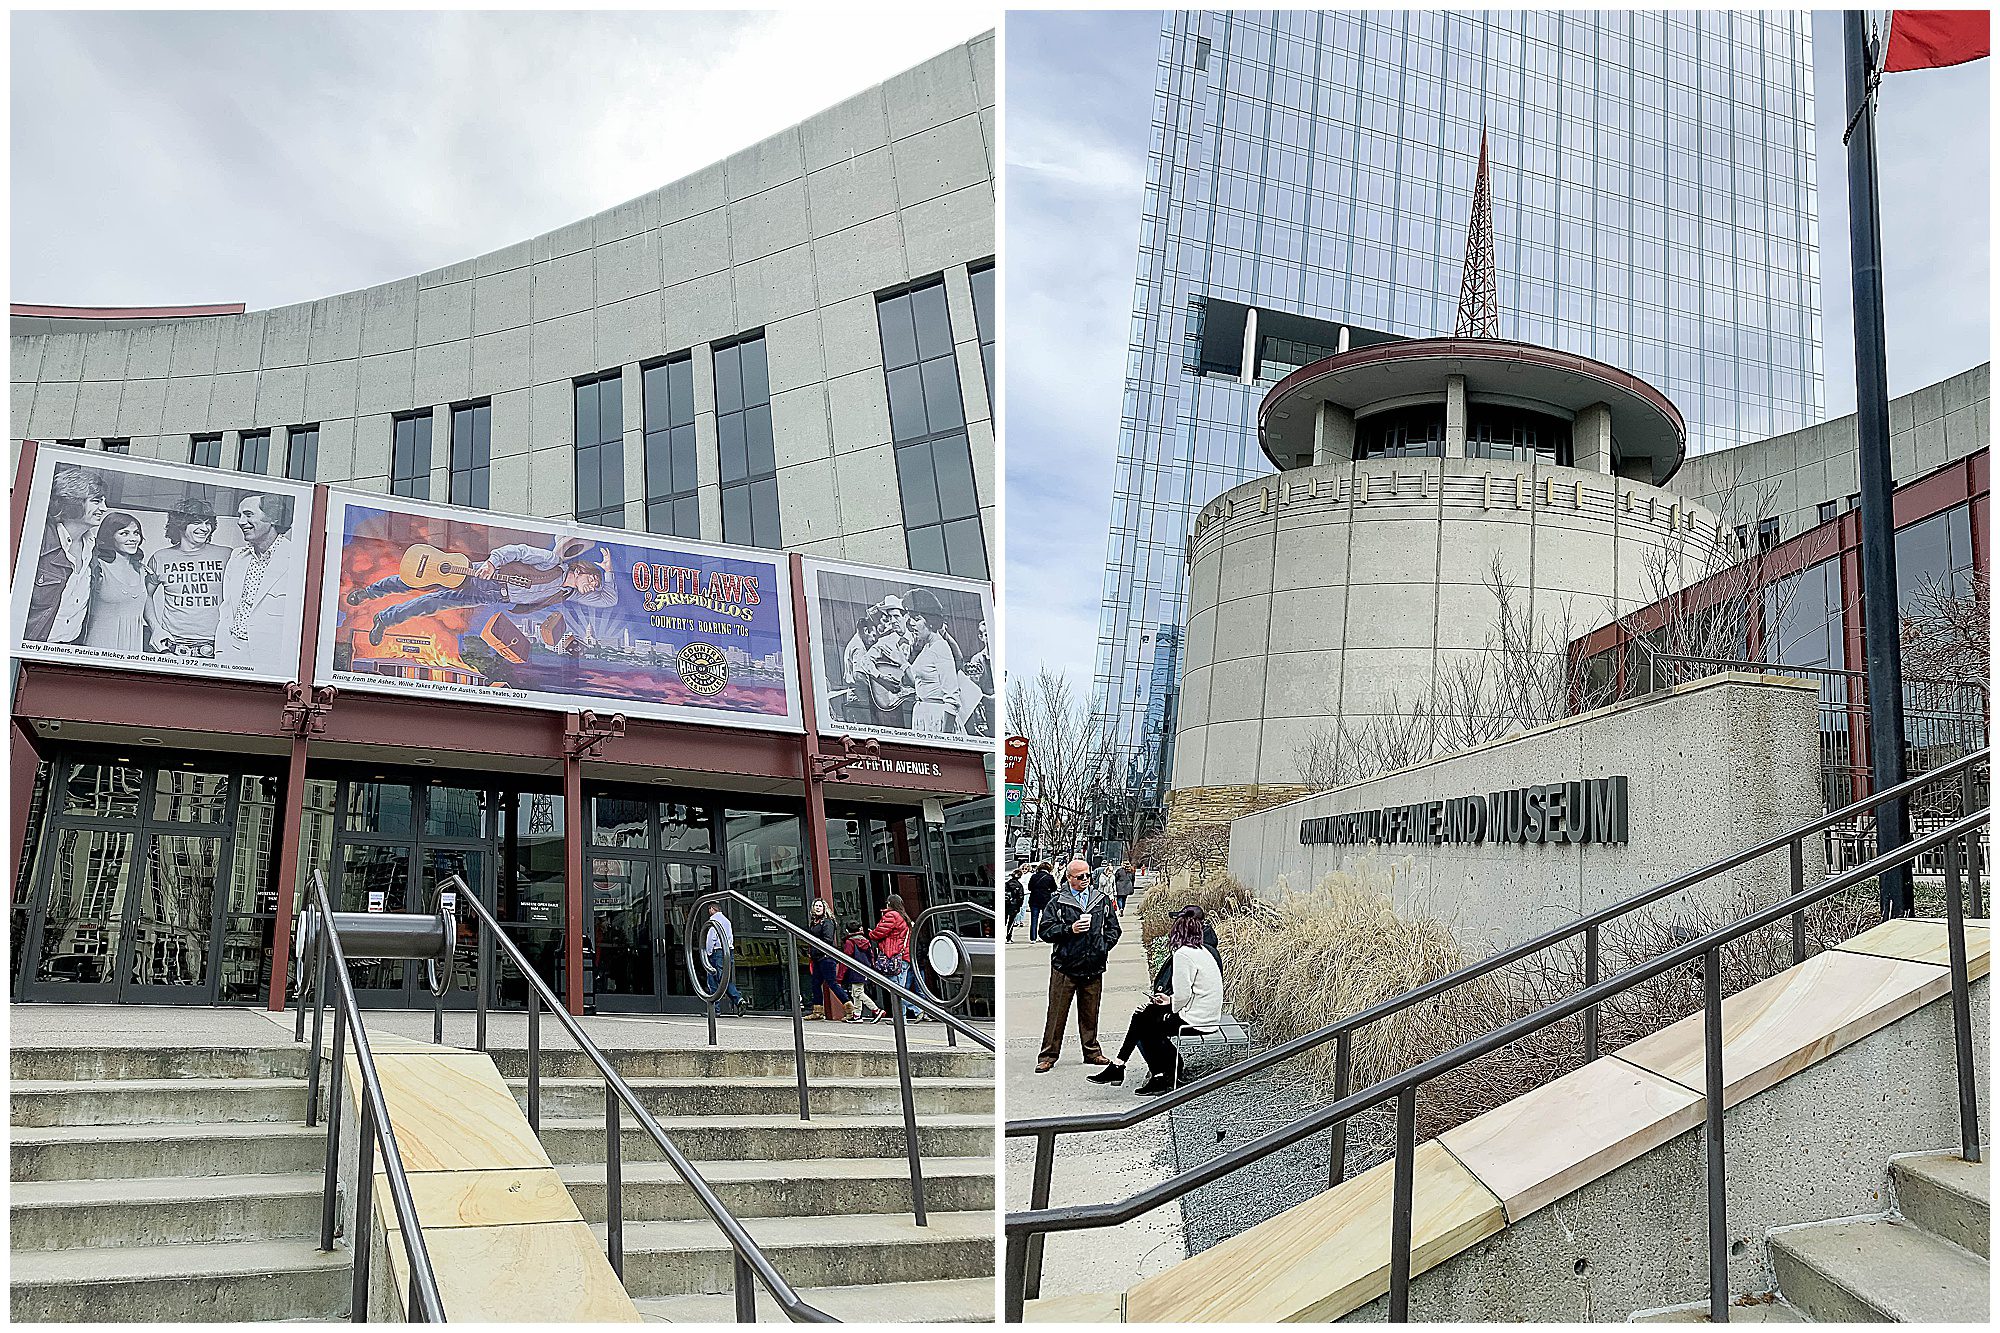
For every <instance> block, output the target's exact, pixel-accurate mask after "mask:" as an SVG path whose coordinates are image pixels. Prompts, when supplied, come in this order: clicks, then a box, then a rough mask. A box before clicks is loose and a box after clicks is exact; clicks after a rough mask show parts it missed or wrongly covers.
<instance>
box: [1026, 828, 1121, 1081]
mask: <svg viewBox="0 0 2000 1333" xmlns="http://www.w3.org/2000/svg"><path fill="white" fill-rule="evenodd" d="M1120 930H1121V928H1120V926H1119V924H1118V904H1117V900H1116V899H1115V898H1113V897H1112V895H1111V894H1109V893H1105V892H1103V891H1101V890H1098V889H1096V888H1094V887H1092V884H1091V876H1090V863H1089V862H1088V861H1071V862H1070V863H1069V868H1068V869H1067V870H1066V871H1065V872H1064V875H1063V887H1062V889H1061V890H1060V891H1059V892H1057V894H1056V896H1055V898H1054V899H1053V900H1052V901H1051V902H1050V903H1049V905H1048V906H1047V907H1046V908H1045V909H1043V911H1042V928H1041V938H1042V940H1043V942H1044V943H1047V944H1053V945H1054V946H1055V949H1054V951H1053V952H1052V953H1051V954H1050V957H1049V1017H1048V1022H1047V1023H1046V1024H1044V1025H1043V1027H1042V1050H1041V1055H1040V1058H1039V1059H1037V1060H1036V1061H1035V1072H1036V1073H1037V1074H1046V1073H1047V1072H1048V1071H1049V1070H1050V1069H1052V1068H1054V1067H1055V1063H1056V1058H1057V1057H1058V1056H1059V1055H1061V1054H1062V1038H1063V1029H1064V1028H1065V1027H1067V1026H1068V1025H1069V1006H1070V1000H1071V998H1072V997H1074V998H1075V1000H1076V1034H1077V1036H1078V1037H1079V1038H1081V1039H1082V1042H1083V1062H1084V1063H1085V1064H1087V1065H1107V1064H1110V1063H1111V1062H1110V1061H1109V1060H1107V1059H1105V1058H1104V1051H1103V1050H1102V1049H1101V1048H1100V1047H1099V1046H1098V1044H1097V1011H1098V1007H1099V1005H1100V1003H1101V1002H1102V1001H1103V999H1104V965H1105V960H1106V959H1107V958H1108V957H1109V956H1110V953H1111V949H1112V946H1114V945H1116V944H1117V943H1118V936H1119V933H1120Z"/></svg>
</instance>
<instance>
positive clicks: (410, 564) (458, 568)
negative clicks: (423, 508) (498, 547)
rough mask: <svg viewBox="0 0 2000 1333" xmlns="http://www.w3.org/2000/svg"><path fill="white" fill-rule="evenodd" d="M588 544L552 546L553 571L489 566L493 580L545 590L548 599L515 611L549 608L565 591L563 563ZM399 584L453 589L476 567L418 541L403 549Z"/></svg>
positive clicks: (577, 539)
mask: <svg viewBox="0 0 2000 1333" xmlns="http://www.w3.org/2000/svg"><path fill="white" fill-rule="evenodd" d="M590 546H591V543H590V542H588V541H586V540H584V539H583V538H580V537H570V538H567V539H565V540H564V541H562V542H561V543H560V544H558V546H557V547H556V560H557V562H558V563H557V564H556V566H555V567H554V568H553V569H537V568H535V567H534V566H533V565H526V564H520V563H517V562H513V561H509V562H507V563H504V564H497V565H494V566H493V578H494V579H495V580H497V581H499V582H501V583H505V584H507V585H508V586H509V587H513V588H529V589H533V588H546V589H548V591H549V596H548V597H547V598H546V599H539V600H536V601H532V602H527V603H524V604H520V605H517V606H516V607H515V608H514V609H515V610H516V611H525V612H534V611H539V610H541V609H542V608H544V607H547V606H553V605H555V604H556V603H557V602H560V601H562V600H563V599H564V598H565V597H566V596H568V594H567V592H566V591H565V590H564V588H563V577H564V570H563V563H564V562H567V561H571V560H574V559H576V558H577V557H578V556H580V555H582V554H583V553H584V552H585V551H587V550H589V549H590ZM397 572H398V573H399V575H400V576H401V578H402V580H403V582H404V583H405V584H406V585H408V586H409V587H410V588H412V589H418V588H457V587H460V586H462V585H463V584H464V583H465V581H466V579H468V578H470V577H472V576H473V575H475V574H477V573H478V572H479V566H478V565H477V564H476V563H474V562H473V559H472V557H471V556H468V555H466V554H465V553H464V552H462V551H441V550H439V549H438V548H437V547H435V546H431V545H429V544H427V543H424V542H418V543H417V544H416V545H414V546H411V547H409V548H407V549H406V550H404V552H403V561H402V566H401V568H400V569H399V570H398V571H397Z"/></svg>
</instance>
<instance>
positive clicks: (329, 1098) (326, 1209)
mask: <svg viewBox="0 0 2000 1333" xmlns="http://www.w3.org/2000/svg"><path fill="white" fill-rule="evenodd" d="M346 1054H347V1010H345V1009H343V1008H341V1007H340V1006H338V1005H336V1006H334V1010H333V1072H332V1073H331V1074H330V1075H329V1076H328V1078H327V1083H326V1184H325V1186H324V1188H323V1189H322V1191H321V1196H320V1201H319V1247H320V1248H321V1249H322V1250H332V1249H333V1225H334V1202H335V1189H336V1184H337V1181H338V1179H339V1175H340V1088H341V1082H342V1079H341V1075H342V1073H343V1068H344V1066H345V1064H346Z"/></svg>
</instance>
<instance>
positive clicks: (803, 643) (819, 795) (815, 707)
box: [791, 554, 833, 909]
mask: <svg viewBox="0 0 2000 1333" xmlns="http://www.w3.org/2000/svg"><path fill="white" fill-rule="evenodd" d="M791 562H792V643H793V645H794V648H795V649H796V656H797V661H798V664H799V717H800V719H801V720H802V721H803V722H804V723H805V734H804V735H803V736H802V737H801V738H800V741H799V768H800V772H801V775H802V776H803V777H804V779H805V787H806V856H807V858H808V859H809V863H810V868H811V872H812V890H813V893H814V894H815V895H817V896H818V897H819V898H821V899H823V900H824V901H825V903H826V905H827V907H828V908H829V909H831V908H832V907H833V864H832V861H831V859H830V858H829V856H828V853H827V837H826V782H825V780H824V779H823V778H821V777H820V773H819V765H818V764H817V762H815V761H816V760H818V758H819V696H818V694H817V693H816V692H815V687H814V685H813V681H814V679H815V676H814V663H813V660H812V639H811V637H810V636H809V635H808V634H807V633H806V575H805V557H803V556H800V555H796V554H794V555H793V556H792V557H791Z"/></svg>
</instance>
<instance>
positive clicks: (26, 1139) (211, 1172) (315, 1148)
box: [9, 1121, 602, 1182]
mask: <svg viewBox="0 0 2000 1333" xmlns="http://www.w3.org/2000/svg"><path fill="white" fill-rule="evenodd" d="M9 1137H10V1139H11V1142H12V1148H13V1151H12V1153H11V1154H10V1155H9V1167H10V1170H11V1178H12V1179H13V1180H14V1181H16V1182H20V1181H33V1180H116V1179H122V1178H128V1177H129V1178H139V1179H143V1178H155V1177H160V1176H270V1175H289V1174H303V1173H307V1172H311V1171H313V1170H315V1169H317V1168H320V1167H322V1166H324V1164H325V1160H326V1126H325V1125H324V1124H320V1125H316V1126H314V1127H313V1128H311V1129H308V1128H306V1127H305V1126H304V1125H302V1124H299V1123H297V1122H296V1121H294V1122H291V1123H284V1122H279V1121H273V1122H270V1123H261V1124H247V1125H201V1124H193V1125H62V1126H55V1127H51V1128H46V1129H17V1130H14V1131H13V1132H12V1134H11V1135H10V1136H9ZM599 1137H600V1138H601V1137H602V1135H600V1136H599Z"/></svg>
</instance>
